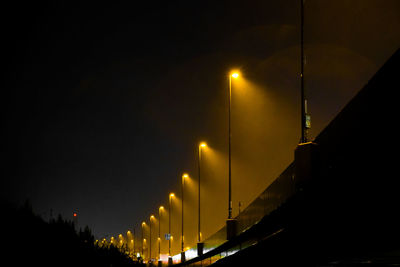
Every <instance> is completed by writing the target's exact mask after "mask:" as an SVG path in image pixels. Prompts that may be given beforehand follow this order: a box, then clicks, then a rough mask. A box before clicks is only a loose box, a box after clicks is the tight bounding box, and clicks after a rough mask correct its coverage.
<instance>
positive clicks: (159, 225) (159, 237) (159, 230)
mask: <svg viewBox="0 0 400 267" xmlns="http://www.w3.org/2000/svg"><path fill="white" fill-rule="evenodd" d="M163 210H164V207H163V206H160V207H159V208H158V265H161V264H162V263H161V212H162V211H163Z"/></svg>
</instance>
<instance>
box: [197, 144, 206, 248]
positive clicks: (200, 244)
mask: <svg viewBox="0 0 400 267" xmlns="http://www.w3.org/2000/svg"><path fill="white" fill-rule="evenodd" d="M206 147H207V144H206V143H205V142H201V143H200V144H199V147H198V148H199V157H198V164H197V165H198V171H199V178H198V179H199V180H198V190H199V193H198V197H199V200H198V212H199V214H198V219H199V221H198V231H197V234H198V237H197V255H198V256H200V255H203V246H204V244H203V243H201V232H200V179H201V175H200V174H201V172H200V166H201V151H202V148H206Z"/></svg>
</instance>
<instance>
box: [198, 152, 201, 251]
mask: <svg viewBox="0 0 400 267" xmlns="http://www.w3.org/2000/svg"><path fill="white" fill-rule="evenodd" d="M198 148H199V157H198V164H197V165H198V170H199V181H198V187H199V193H198V197H199V200H198V204H199V205H198V206H199V210H198V211H199V216H198V219H199V221H198V230H197V234H198V236H197V241H198V242H199V243H200V242H201V236H200V164H201V145H199V146H198Z"/></svg>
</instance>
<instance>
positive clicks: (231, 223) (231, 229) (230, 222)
mask: <svg viewBox="0 0 400 267" xmlns="http://www.w3.org/2000/svg"><path fill="white" fill-rule="evenodd" d="M238 77H239V73H237V72H233V73H231V74H230V75H229V109H228V136H229V149H228V173H229V175H228V219H227V239H230V238H232V237H233V235H234V234H235V231H236V220H235V219H232V171H231V170H232V164H231V151H232V149H231V138H232V134H231V103H232V78H234V79H237V78H238ZM206 147H207V144H206V143H205V142H201V143H200V144H199V145H198V231H197V241H198V243H197V253H198V255H199V256H200V255H202V254H203V243H202V242H201V241H202V240H201V212H200V210H201V209H200V207H201V192H200V188H201V187H200V182H201V158H202V150H203V149H204V148H206ZM187 178H189V175H188V174H187V173H184V174H183V175H182V179H181V196H182V199H181V201H182V212H181V220H182V221H181V227H182V228H181V261H185V251H184V250H185V249H184V248H185V247H184V187H185V179H187ZM174 196H175V194H174V193H170V194H169V209H168V213H169V214H168V234H167V239H168V263H169V264H172V256H171V239H172V235H171V212H172V198H173V197H174ZM163 210H164V207H163V206H160V207H159V229H158V255H159V263H160V257H161V236H160V235H161V213H162V211H163ZM152 219H154V215H151V216H150V225H149V226H150V239H149V260H151V256H152V255H151V222H152ZM145 225H146V223H145V222H143V223H142V255H143V253H144V236H143V232H144V230H143V227H144V226H145Z"/></svg>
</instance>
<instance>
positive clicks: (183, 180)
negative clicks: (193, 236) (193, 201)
mask: <svg viewBox="0 0 400 267" xmlns="http://www.w3.org/2000/svg"><path fill="white" fill-rule="evenodd" d="M187 178H189V175H188V174H187V173H184V174H183V175H182V187H181V191H182V242H181V245H182V246H181V262H184V261H185V260H186V258H185V251H184V250H185V246H184V235H183V210H184V209H183V199H184V187H185V179H187Z"/></svg>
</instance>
